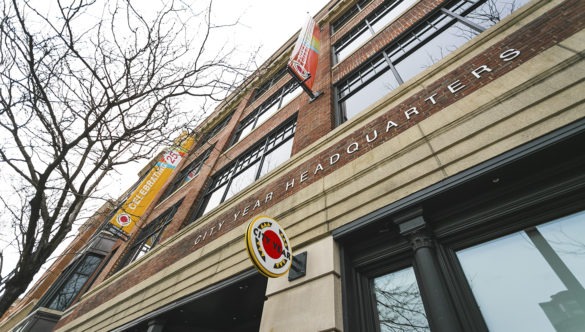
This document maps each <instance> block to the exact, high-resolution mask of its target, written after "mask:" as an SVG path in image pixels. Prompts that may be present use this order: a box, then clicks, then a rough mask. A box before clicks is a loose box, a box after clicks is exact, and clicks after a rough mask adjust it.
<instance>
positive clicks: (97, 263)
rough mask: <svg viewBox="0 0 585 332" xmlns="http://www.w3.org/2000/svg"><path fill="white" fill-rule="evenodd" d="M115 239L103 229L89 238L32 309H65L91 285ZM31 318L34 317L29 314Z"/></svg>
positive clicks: (108, 254)
mask: <svg viewBox="0 0 585 332" xmlns="http://www.w3.org/2000/svg"><path fill="white" fill-rule="evenodd" d="M106 220H109V218H108V219H106ZM116 241H117V238H115V237H114V236H112V235H111V234H109V233H108V232H103V231H102V232H99V233H97V234H96V235H94V236H93V237H92V238H91V239H90V240H88V244H87V245H86V246H85V248H84V249H83V250H81V251H79V252H78V253H77V254H76V257H75V258H74V259H73V260H72V261H71V263H70V264H69V265H68V266H67V267H66V268H65V269H64V270H63V272H62V273H61V275H59V277H58V278H57V280H56V281H55V282H54V283H53V284H52V285H51V287H50V288H49V289H48V290H47V292H46V293H45V294H44V295H43V296H42V297H41V298H40V299H39V302H38V303H37V304H36V306H35V309H36V308H40V307H44V308H49V309H54V310H58V311H64V310H66V309H67V308H69V306H71V304H72V303H73V302H74V301H75V300H76V299H77V298H78V297H79V296H80V295H81V294H83V293H84V292H85V291H86V290H87V289H88V288H89V287H90V286H91V284H92V283H93V281H94V279H95V277H96V276H97V275H98V273H99V272H100V271H101V269H102V268H103V266H104V265H105V264H106V262H107V260H106V259H105V258H106V257H111V252H112V248H113V246H114V244H115V243H116ZM70 254H72V253H70ZM31 319H36V318H34V317H32V316H31ZM42 319H44V318H42Z"/></svg>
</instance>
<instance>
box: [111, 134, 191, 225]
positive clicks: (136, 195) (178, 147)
mask: <svg viewBox="0 0 585 332" xmlns="http://www.w3.org/2000/svg"><path fill="white" fill-rule="evenodd" d="M194 142H195V139H194V138H193V137H191V136H189V137H187V135H186V134H183V135H181V137H179V139H177V140H175V145H173V146H172V147H171V148H169V149H168V150H167V151H165V153H164V154H163V155H162V157H161V158H160V159H159V160H158V161H157V163H156V164H155V165H154V166H153V167H152V169H151V170H150V172H148V174H147V175H146V176H145V177H144V178H143V179H142V181H141V182H140V184H139V185H138V187H136V189H135V190H134V191H133V192H132V193H131V194H130V196H129V197H128V199H127V200H126V202H124V204H123V205H122V206H121V207H120V209H118V211H117V212H116V214H114V216H113V218H112V219H111V220H110V224H111V225H112V226H113V227H114V228H115V230H117V231H121V232H122V233H123V234H125V235H130V234H131V233H132V230H133V229H134V227H135V226H136V223H137V222H138V221H139V220H140V218H141V217H142V215H143V214H144V211H146V208H147V207H148V206H149V205H150V204H151V203H152V201H153V199H154V197H155V195H156V194H157V193H158V192H159V191H160V190H161V188H162V186H163V185H164V184H165V183H166V182H167V180H168V179H169V177H170V176H171V174H172V173H173V171H174V169H175V168H176V167H177V165H178V164H179V162H181V160H182V159H183V157H184V156H185V155H186V154H187V152H189V149H190V148H191V147H192V146H193V144H194Z"/></svg>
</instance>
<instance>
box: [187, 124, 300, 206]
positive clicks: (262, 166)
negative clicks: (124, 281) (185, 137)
mask: <svg viewBox="0 0 585 332" xmlns="http://www.w3.org/2000/svg"><path fill="white" fill-rule="evenodd" d="M295 129H296V117H294V118H292V119H291V120H289V121H287V122H285V123H284V124H283V125H282V126H280V127H279V128H277V129H276V130H275V131H273V132H272V133H271V134H269V135H268V136H267V137H266V138H264V139H262V140H261V141H260V142H258V143H257V144H256V145H254V146H253V147H252V148H251V149H249V150H248V151H246V152H245V153H244V154H242V155H241V156H240V157H238V158H237V159H236V160H234V161H233V162H232V163H231V164H230V165H228V166H227V167H226V168H224V169H223V170H221V171H219V172H218V173H217V174H216V175H215V176H214V177H213V179H212V182H211V185H210V188H209V189H208V190H207V193H206V194H205V195H204V198H203V199H202V204H201V207H200V208H199V209H198V212H197V214H196V218H198V217H200V216H202V215H204V214H206V213H207V212H209V211H211V210H212V209H213V208H215V207H216V206H218V205H219V204H221V203H222V202H224V201H225V200H227V199H229V198H230V197H232V196H234V195H235V194H237V193H238V192H240V191H241V190H242V189H244V188H245V187H247V186H248V185H250V184H252V183H253V182H254V181H256V180H257V179H258V178H260V177H261V176H263V175H264V174H266V173H268V172H270V171H271V170H273V169H274V168H276V167H277V166H279V165H280V164H282V163H283V162H285V161H286V160H288V159H289V157H290V155H291V153H292V145H293V138H294V133H295Z"/></svg>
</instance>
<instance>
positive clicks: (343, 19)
mask: <svg viewBox="0 0 585 332" xmlns="http://www.w3.org/2000/svg"><path fill="white" fill-rule="evenodd" d="M370 2H372V0H360V1H357V2H356V3H355V4H353V5H352V6H351V7H350V8H348V9H346V10H345V11H344V12H343V14H341V16H339V17H338V18H337V19H335V21H334V22H333V23H331V34H332V35H333V34H334V33H336V32H337V31H339V30H341V28H343V27H344V26H345V24H346V23H347V22H349V21H351V19H352V18H354V17H355V16H356V15H357V14H359V13H361V12H362V11H363V10H364V9H365V8H366V7H367V6H368V4H369V3H370Z"/></svg>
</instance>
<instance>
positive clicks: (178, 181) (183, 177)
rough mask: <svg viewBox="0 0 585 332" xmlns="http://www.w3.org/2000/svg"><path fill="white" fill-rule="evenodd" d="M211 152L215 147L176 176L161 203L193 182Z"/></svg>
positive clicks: (163, 195)
mask: <svg viewBox="0 0 585 332" xmlns="http://www.w3.org/2000/svg"><path fill="white" fill-rule="evenodd" d="M211 150H213V147H211V148H209V149H207V151H205V152H203V153H202V154H201V155H200V156H199V157H197V158H196V159H195V160H193V161H192V162H191V163H190V164H189V165H187V167H185V168H183V169H182V170H181V172H180V173H179V174H177V176H175V178H174V179H173V182H171V183H170V184H169V186H168V187H167V189H166V190H165V192H164V193H163V194H162V196H161V198H160V200H159V201H163V200H164V199H165V198H167V197H169V196H170V195H171V194H172V193H174V192H175V191H177V190H178V189H179V188H181V187H182V186H183V185H185V184H186V183H188V182H189V181H191V180H193V179H194V178H195V177H196V176H197V175H198V174H199V171H200V170H201V167H203V165H204V164H205V161H206V160H207V157H209V154H210V153H211Z"/></svg>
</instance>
